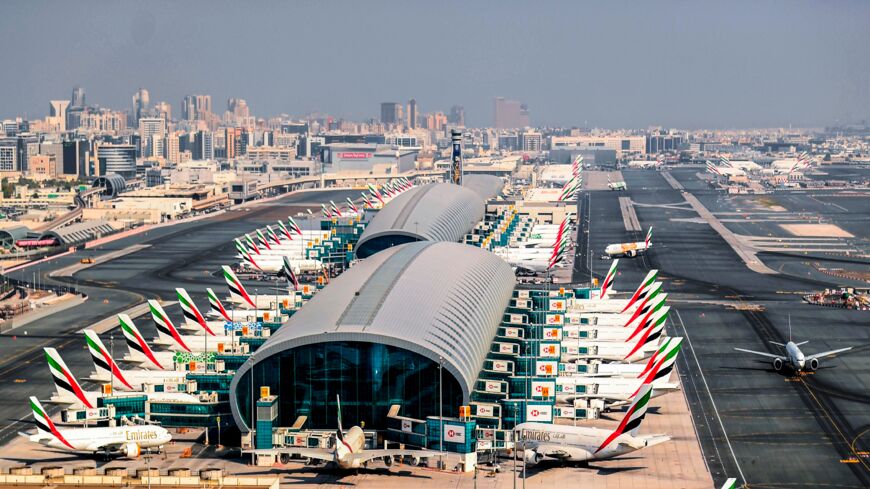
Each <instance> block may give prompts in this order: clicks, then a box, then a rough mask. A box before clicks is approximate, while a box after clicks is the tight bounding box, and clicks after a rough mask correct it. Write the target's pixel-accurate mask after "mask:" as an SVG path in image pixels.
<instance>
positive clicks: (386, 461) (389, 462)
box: [384, 457, 393, 467]
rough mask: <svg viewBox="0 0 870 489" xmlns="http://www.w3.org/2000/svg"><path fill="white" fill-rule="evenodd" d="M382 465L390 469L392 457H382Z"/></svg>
mask: <svg viewBox="0 0 870 489" xmlns="http://www.w3.org/2000/svg"><path fill="white" fill-rule="evenodd" d="M384 465H386V466H387V467H391V466H392V465H393V457H384Z"/></svg>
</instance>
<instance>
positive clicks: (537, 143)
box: [517, 131, 543, 151]
mask: <svg viewBox="0 0 870 489" xmlns="http://www.w3.org/2000/svg"><path fill="white" fill-rule="evenodd" d="M518 137H519V141H518V142H517V145H518V146H519V149H521V150H523V151H540V150H541V143H542V142H543V137H542V136H541V133H539V132H538V131H523V132H521V133H520V134H519V136H518Z"/></svg>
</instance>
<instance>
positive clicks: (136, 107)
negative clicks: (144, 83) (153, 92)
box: [133, 88, 151, 121]
mask: <svg viewBox="0 0 870 489" xmlns="http://www.w3.org/2000/svg"><path fill="white" fill-rule="evenodd" d="M149 105H151V96H150V95H149V94H148V90H145V89H144V88H140V89H139V90H137V91H136V93H134V94H133V120H134V121H139V120H140V119H142V118H143V117H145V116H146V115H147V111H148V107H149Z"/></svg>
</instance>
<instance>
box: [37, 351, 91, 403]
mask: <svg viewBox="0 0 870 489" xmlns="http://www.w3.org/2000/svg"><path fill="white" fill-rule="evenodd" d="M43 351H44V352H45V360H46V361H47V362H48V369H49V370H50V371H51V376H52V377H53V378H54V385H55V387H57V390H58V394H59V395H60V397H66V396H64V395H63V394H64V393H66V394H67V396H73V397H75V398H76V399H78V400H79V401H80V402H81V403H82V405H83V406H84V407H86V408H88V409H93V407H94V406H93V404H91V402H90V401H89V400H88V398H87V396H85V393H84V391H83V390H82V386H81V385H79V383H78V381H77V380H76V379H75V377H73V375H72V372H70V370H69V368H68V367H67V366H66V364H65V363H64V361H63V359H62V358H60V354H59V353H58V352H57V350H55V349H54V348H43Z"/></svg>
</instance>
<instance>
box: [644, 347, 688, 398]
mask: <svg viewBox="0 0 870 489" xmlns="http://www.w3.org/2000/svg"><path fill="white" fill-rule="evenodd" d="M682 346H683V338H681V337H677V338H668V340H667V341H666V342H665V343H664V344H663V345H662V347H661V348H659V350H658V351H657V352H656V354H655V355H653V357H652V358H651V359H650V362H649V363H648V364H647V369H648V370H647V371H645V372H643V373H641V374H640V375H638V378H641V377H644V379H643V383H644V384H652V383H653V382H655V381H656V380H658V379H663V378H665V377H667V376H669V375H670V374H671V371H673V370H674V364H676V363H677V355H679V353H680V348H682ZM660 352H661V354H660ZM644 374H646V375H644ZM638 390H640V388H638ZM635 394H637V392H635Z"/></svg>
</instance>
